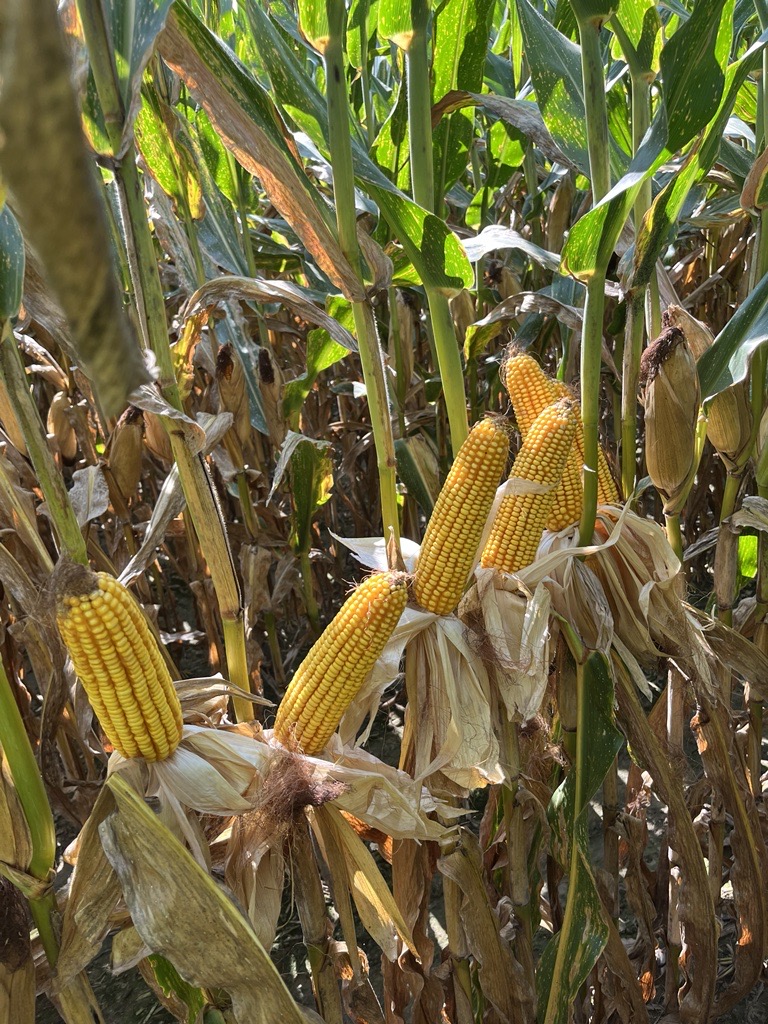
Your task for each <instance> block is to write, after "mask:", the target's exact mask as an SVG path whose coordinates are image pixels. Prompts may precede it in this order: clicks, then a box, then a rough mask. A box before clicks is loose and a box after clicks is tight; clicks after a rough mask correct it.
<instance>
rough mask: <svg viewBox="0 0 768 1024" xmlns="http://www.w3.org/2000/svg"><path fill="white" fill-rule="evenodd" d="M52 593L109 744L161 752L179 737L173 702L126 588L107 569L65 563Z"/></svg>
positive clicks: (128, 753) (134, 753) (159, 756)
mask: <svg viewBox="0 0 768 1024" xmlns="http://www.w3.org/2000/svg"><path fill="white" fill-rule="evenodd" d="M54 593H55V595H56V622H57V624H58V627H59V632H60V633H61V637H62V639H63V641H64V644H65V645H66V648H67V650H68V651H69V654H70V657H71V658H72V664H73V665H74V668H75V672H76V673H77V675H78V677H79V679H80V681H81V682H82V684H83V686H84V688H85V692H86V693H87V695H88V699H89V701H90V702H91V706H92V707H93V709H94V711H95V712H96V714H97V715H98V718H99V721H100V722H101V725H102V728H103V729H104V732H105V733H106V734H107V736H108V738H109V740H110V741H111V743H112V744H113V746H114V747H115V748H116V749H117V750H118V751H119V752H120V753H121V754H123V755H124V756H125V757H144V758H145V759H146V760H147V761H161V760H163V759H165V758H167V757H169V756H170V755H171V754H172V753H173V751H174V750H175V749H176V747H177V746H178V745H179V742H180V741H181V729H182V718H181V705H180V703H179V698H178V696H177V694H176V691H175V689H174V687H173V682H172V680H171V676H170V673H169V671H168V668H167V666H166V664H165V661H164V659H163V655H162V653H161V651H160V648H159V647H158V644H157V641H156V639H155V637H154V635H153V634H152V631H151V629H150V628H149V624H148V623H147V620H146V619H145V617H144V614H143V612H142V611H141V609H140V608H139V606H138V604H137V603H136V601H135V600H134V599H133V597H132V596H131V594H130V593H129V591H128V590H126V588H125V587H124V586H123V585H122V584H121V583H118V581H117V580H116V579H114V578H113V577H112V576H109V575H108V574H107V573H93V572H91V571H90V570H89V569H86V568H85V567H83V566H67V567H66V572H65V573H60V574H59V576H58V578H57V580H56V582H55V583H54Z"/></svg>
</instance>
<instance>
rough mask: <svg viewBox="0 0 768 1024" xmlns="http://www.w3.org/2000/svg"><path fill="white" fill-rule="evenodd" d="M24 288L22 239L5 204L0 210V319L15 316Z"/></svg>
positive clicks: (17, 224)
mask: <svg viewBox="0 0 768 1024" xmlns="http://www.w3.org/2000/svg"><path fill="white" fill-rule="evenodd" d="M23 289H24V239H23V238H22V236H21V229H20V228H19V223H18V221H17V220H16V218H15V217H14V216H13V214H12V213H11V211H10V210H9V209H8V207H7V206H4V207H3V209H2V210H0V320H9V319H10V318H11V317H12V316H16V314H17V313H18V312H19V306H20V305H21V295H22V291H23Z"/></svg>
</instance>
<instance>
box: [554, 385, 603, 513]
mask: <svg viewBox="0 0 768 1024" xmlns="http://www.w3.org/2000/svg"><path fill="white" fill-rule="evenodd" d="M552 390H553V392H554V396H555V398H571V399H573V397H574V396H573V393H572V391H571V389H570V388H569V387H568V385H567V384H563V382H562V381H559V380H553V381H552ZM571 463H574V464H575V465H576V466H577V467H578V473H579V480H581V474H582V470H583V466H584V424H583V423H582V422H581V417H579V421H578V423H577V424H576V433H575V435H574V438H573V450H572V452H571V454H570V456H569V457H568V464H567V466H570V464H571ZM567 466H566V470H567ZM582 495H583V490H582ZM555 501H557V499H555ZM618 501H619V489H618V487H617V486H616V481H615V480H614V479H613V473H611V468H610V466H609V465H608V459H607V458H606V455H605V452H604V451H603V449H602V446H601V445H598V448H597V504H598V505H616V504H618ZM580 516H581V507H579V517H580ZM572 522H578V518H577V519H574V520H572ZM549 529H550V530H553V529H554V527H552V526H550V527H549ZM561 529H562V527H561Z"/></svg>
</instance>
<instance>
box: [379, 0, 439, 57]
mask: <svg viewBox="0 0 768 1024" xmlns="http://www.w3.org/2000/svg"><path fill="white" fill-rule="evenodd" d="M427 2H428V3H429V0H427ZM430 6H431V3H430ZM378 29H379V35H380V36H381V38H382V39H388V40H389V41H390V42H392V43H394V44H395V45H396V46H399V47H400V49H401V50H405V51H406V52H407V51H408V47H409V46H410V45H411V39H412V38H413V22H412V20H411V2H410V0H379V25H378Z"/></svg>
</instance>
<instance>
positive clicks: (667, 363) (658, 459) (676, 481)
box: [641, 327, 701, 515]
mask: <svg viewBox="0 0 768 1024" xmlns="http://www.w3.org/2000/svg"><path fill="white" fill-rule="evenodd" d="M641 380H642V382H643V383H644V384H645V393H644V400H645V459H646V464H647V467H648V473H649V474H650V477H651V480H652V481H653V483H654V486H655V487H656V489H657V490H658V491H659V493H660V494H661V496H662V498H663V499H664V513H665V515H676V514H677V513H679V512H680V510H681V509H682V507H683V505H684V504H685V499H686V498H687V496H688V491H689V489H690V484H691V482H692V480H693V476H694V473H695V471H696V423H697V420H698V416H699V405H700V398H701V393H700V390H699V376H698V373H697V371H696V360H695V359H694V357H693V354H692V352H691V350H690V348H689V346H688V343H687V342H686V339H685V335H684V334H683V332H682V331H681V330H680V329H679V328H677V327H669V328H667V329H666V330H665V331H663V332H662V334H661V335H660V336H659V337H658V338H657V339H656V341H655V342H654V343H653V344H652V345H650V346H649V347H648V348H647V349H646V351H645V352H644V353H643V361H642V366H641Z"/></svg>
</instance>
